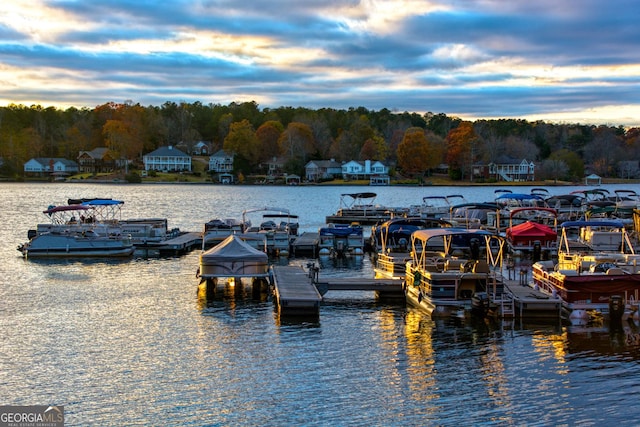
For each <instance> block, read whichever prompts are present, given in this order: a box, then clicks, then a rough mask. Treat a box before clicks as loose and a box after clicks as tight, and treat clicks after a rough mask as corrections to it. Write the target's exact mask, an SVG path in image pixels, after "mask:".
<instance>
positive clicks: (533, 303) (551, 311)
mask: <svg viewBox="0 0 640 427" xmlns="http://www.w3.org/2000/svg"><path fill="white" fill-rule="evenodd" d="M505 287H506V289H507V291H508V293H509V294H510V295H511V296H512V297H513V305H512V306H511V307H510V308H511V310H512V311H513V315H514V316H515V317H519V318H546V319H551V318H559V317H560V316H561V315H562V301H561V300H560V299H559V298H551V297H549V296H548V295H546V294H544V293H542V292H540V291H538V290H536V289H534V288H532V287H531V286H529V285H528V284H527V283H521V282H519V281H516V280H507V281H506V282H505ZM503 307H504V306H503ZM508 314H509V312H508V310H504V308H503V317H508Z"/></svg>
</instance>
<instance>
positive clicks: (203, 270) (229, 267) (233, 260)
mask: <svg viewBox="0 0 640 427" xmlns="http://www.w3.org/2000/svg"><path fill="white" fill-rule="evenodd" d="M198 276H199V277H201V278H202V279H210V278H218V277H268V276H269V257H268V255H267V254H266V253H264V252H262V251H259V250H257V249H254V248H253V247H251V246H250V245H249V244H248V243H246V242H245V241H243V240H242V239H241V238H240V237H238V236H237V235H235V234H232V235H230V236H228V237H227V238H226V239H225V240H224V241H222V242H221V243H220V244H218V245H216V246H214V247H213V248H211V249H209V250H207V251H205V252H203V253H202V254H201V255H200V268H199V271H198Z"/></svg>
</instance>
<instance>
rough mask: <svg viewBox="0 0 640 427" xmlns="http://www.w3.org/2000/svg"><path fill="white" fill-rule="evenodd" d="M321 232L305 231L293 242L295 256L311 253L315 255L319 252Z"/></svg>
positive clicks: (292, 247)
mask: <svg viewBox="0 0 640 427" xmlns="http://www.w3.org/2000/svg"><path fill="white" fill-rule="evenodd" d="M319 236H320V233H318V232H312V231H305V232H304V233H302V234H301V235H299V236H298V237H296V239H295V240H294V241H293V243H291V249H292V252H293V255H294V256H297V255H310V256H313V257H315V256H316V255H317V252H318V239H319Z"/></svg>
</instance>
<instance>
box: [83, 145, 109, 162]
mask: <svg viewBox="0 0 640 427" xmlns="http://www.w3.org/2000/svg"><path fill="white" fill-rule="evenodd" d="M110 151H111V150H109V149H108V148H107V147H98V148H94V149H93V150H91V151H81V152H80V154H79V155H78V157H81V156H82V155H87V156H89V157H91V158H92V159H104V158H105V157H106V156H107V154H109V153H110Z"/></svg>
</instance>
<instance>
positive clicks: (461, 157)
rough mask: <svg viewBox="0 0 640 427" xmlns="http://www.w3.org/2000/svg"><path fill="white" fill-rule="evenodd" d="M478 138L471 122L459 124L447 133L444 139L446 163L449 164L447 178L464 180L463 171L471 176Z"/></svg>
mask: <svg viewBox="0 0 640 427" xmlns="http://www.w3.org/2000/svg"><path fill="white" fill-rule="evenodd" d="M477 142H478V137H477V135H476V133H475V131H474V129H473V124H472V123H471V122H467V121H464V122H461V123H460V125H459V126H458V127H457V128H455V129H452V130H450V131H449V133H448V134H447V137H446V143H447V157H446V160H447V163H448V164H449V176H451V177H452V178H454V179H464V176H465V171H468V173H469V176H470V177H471V179H473V176H472V174H471V167H472V165H473V162H474V161H475V156H476V155H477V153H476V151H475V149H476V148H477V147H476V146H475V144H476V143H477Z"/></svg>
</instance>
